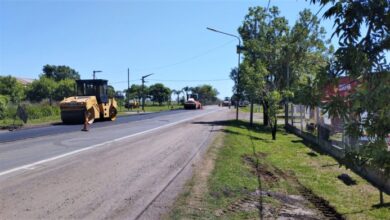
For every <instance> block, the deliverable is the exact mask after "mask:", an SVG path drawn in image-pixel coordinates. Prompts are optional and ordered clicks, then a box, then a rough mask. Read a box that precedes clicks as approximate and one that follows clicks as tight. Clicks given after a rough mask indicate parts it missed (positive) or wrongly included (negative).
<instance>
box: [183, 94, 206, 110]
mask: <svg viewBox="0 0 390 220" xmlns="http://www.w3.org/2000/svg"><path fill="white" fill-rule="evenodd" d="M201 108H202V103H200V102H199V101H198V95H197V94H191V95H189V97H187V101H186V102H185V103H184V109H201Z"/></svg>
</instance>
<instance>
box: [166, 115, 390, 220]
mask: <svg viewBox="0 0 390 220" xmlns="http://www.w3.org/2000/svg"><path fill="white" fill-rule="evenodd" d="M224 132H225V134H226V135H225V140H224V146H223V147H222V148H221V149H220V150H219V152H218V156H217V159H216V163H215V168H214V171H213V172H212V175H211V177H210V178H209V180H208V193H206V194H205V195H203V198H202V201H203V202H202V204H203V205H202V207H198V208H197V209H195V210H194V209H191V208H188V207H187V204H186V203H187V201H188V198H191V195H187V199H186V198H180V199H179V200H178V202H177V204H176V206H175V208H174V209H173V211H172V212H171V217H172V218H175V219H182V218H187V219H188V218H190V219H194V218H199V219H215V218H219V217H216V215H215V213H216V210H220V209H225V210H226V208H227V207H229V206H231V205H232V204H234V202H236V201H238V200H239V199H242V198H244V197H245V196H246V195H247V194H248V193H247V192H253V191H255V190H256V189H257V187H258V182H257V178H256V176H255V175H254V173H253V171H252V172H251V168H250V166H249V165H248V163H246V162H245V161H244V159H243V157H244V156H247V157H248V156H249V157H252V158H255V157H254V156H253V147H252V146H254V149H255V152H256V153H261V154H262V155H266V156H264V157H258V158H259V160H260V163H261V164H263V165H265V166H267V167H268V168H269V169H270V170H271V171H272V170H273V171H275V170H281V171H282V172H283V173H286V174H288V176H289V177H288V178H286V179H283V178H281V179H280V180H279V181H277V182H276V183H275V182H274V183H272V182H268V181H264V180H262V190H266V191H275V192H280V193H285V194H299V190H298V188H297V187H296V184H297V183H296V182H294V181H297V182H299V183H300V184H301V185H303V186H304V187H306V188H308V189H310V190H311V191H312V192H313V193H314V194H315V195H316V196H318V197H321V198H323V199H325V200H326V201H328V202H329V204H330V205H331V206H333V207H334V208H335V209H336V210H337V212H338V213H340V214H342V215H343V217H345V218H347V219H388V218H389V216H390V209H389V208H388V207H389V204H390V196H388V195H385V203H386V204H387V207H382V208H375V206H374V205H376V204H377V203H378V202H379V192H378V190H377V189H376V188H374V187H372V186H371V185H370V184H369V183H367V182H366V181H365V180H364V179H362V178H360V177H359V176H358V175H356V174H354V173H353V172H351V171H349V170H346V169H345V168H343V167H341V168H340V167H339V166H338V163H337V161H336V160H334V159H333V158H332V157H330V156H327V155H324V154H320V153H318V152H314V151H313V150H311V149H310V147H309V146H307V145H305V144H304V143H303V142H302V139H301V138H299V137H297V136H295V135H292V134H286V133H284V132H283V131H278V133H277V140H276V141H272V140H271V134H270V133H269V131H268V130H267V129H264V128H263V127H257V128H255V129H252V130H251V131H250V130H248V129H247V123H244V122H229V123H228V125H227V126H226V128H225V130H224ZM251 139H252V140H251ZM252 141H253V145H252ZM343 173H345V174H348V175H349V176H350V177H351V178H352V179H354V180H355V181H356V183H357V184H356V185H351V186H347V185H345V184H344V183H343V182H342V181H341V180H339V179H338V178H337V176H338V175H340V174H343ZM290 177H291V178H290ZM291 179H294V181H292V180H291ZM187 194H188V192H187ZM264 202H265V203H268V204H271V205H272V206H280V205H281V204H280V203H279V201H275V200H273V199H272V198H267V199H266V200H265V201H264ZM227 216H228V218H229V219H244V218H258V216H257V211H256V210H253V211H238V212H234V213H229V215H225V216H222V217H221V218H226V217H227Z"/></svg>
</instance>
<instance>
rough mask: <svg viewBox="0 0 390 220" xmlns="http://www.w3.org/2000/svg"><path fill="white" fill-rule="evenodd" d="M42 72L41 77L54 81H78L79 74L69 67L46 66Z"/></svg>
mask: <svg viewBox="0 0 390 220" xmlns="http://www.w3.org/2000/svg"><path fill="white" fill-rule="evenodd" d="M42 71H43V73H42V76H45V77H47V78H50V79H53V80H55V81H61V80H63V79H74V80H76V79H80V75H79V73H78V72H77V71H76V70H74V69H72V68H70V67H69V66H61V65H60V66H55V65H49V64H47V65H45V66H44V67H43V69H42Z"/></svg>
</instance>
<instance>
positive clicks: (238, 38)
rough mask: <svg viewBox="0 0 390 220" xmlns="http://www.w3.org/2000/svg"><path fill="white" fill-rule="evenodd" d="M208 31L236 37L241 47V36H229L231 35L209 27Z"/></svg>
mask: <svg viewBox="0 0 390 220" xmlns="http://www.w3.org/2000/svg"><path fill="white" fill-rule="evenodd" d="M207 30H209V31H214V32H217V33H220V34H225V35H228V36H231V37H235V38H237V40H238V45H240V46H241V38H240V37H239V36H237V35H234V34H229V33H226V32H223V31H219V30H216V29H214V28H209V27H207Z"/></svg>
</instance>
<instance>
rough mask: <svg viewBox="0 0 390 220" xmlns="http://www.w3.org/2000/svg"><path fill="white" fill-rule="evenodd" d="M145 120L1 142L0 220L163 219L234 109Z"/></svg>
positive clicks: (185, 113)
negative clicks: (192, 170)
mask: <svg viewBox="0 0 390 220" xmlns="http://www.w3.org/2000/svg"><path fill="white" fill-rule="evenodd" d="M143 117H144V118H141V119H139V120H135V119H136V118H133V119H131V120H130V122H129V123H128V122H124V121H119V122H118V123H112V124H109V123H102V124H99V123H96V125H94V127H93V128H91V130H90V131H89V132H81V131H80V126H78V129H75V130H71V129H70V128H67V127H64V128H63V129H64V130H63V131H62V132H58V130H56V132H54V133H50V135H44V136H40V135H33V136H31V137H29V138H27V139H23V138H16V139H15V141H10V140H9V141H7V142H3V143H1V144H0V219H158V218H159V215H160V214H161V213H163V212H164V211H166V209H167V206H169V204H170V203H171V202H172V199H173V198H174V196H176V195H177V194H178V193H179V192H180V189H181V186H182V184H183V183H184V181H185V180H186V178H188V177H189V176H190V172H191V165H192V163H195V161H196V160H197V159H196V158H198V157H199V155H200V154H201V152H204V150H205V149H206V148H207V146H208V145H209V144H210V142H211V141H212V140H213V137H214V135H215V134H216V133H217V132H215V131H217V130H218V129H219V128H218V125H216V124H215V123H214V122H215V121H219V120H226V119H231V118H233V117H234V112H232V111H229V110H227V109H226V108H218V107H209V108H205V109H204V110H199V111H175V112H174V113H162V114H156V115H149V116H143ZM122 120H125V119H122ZM51 128H52V129H59V128H58V127H56V126H54V127H51ZM45 129H47V128H45ZM67 129H69V130H67ZM49 130H50V129H49ZM23 132H26V131H23ZM36 132H37V133H39V132H38V131H36Z"/></svg>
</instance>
